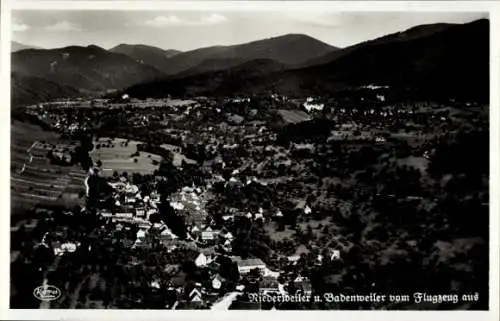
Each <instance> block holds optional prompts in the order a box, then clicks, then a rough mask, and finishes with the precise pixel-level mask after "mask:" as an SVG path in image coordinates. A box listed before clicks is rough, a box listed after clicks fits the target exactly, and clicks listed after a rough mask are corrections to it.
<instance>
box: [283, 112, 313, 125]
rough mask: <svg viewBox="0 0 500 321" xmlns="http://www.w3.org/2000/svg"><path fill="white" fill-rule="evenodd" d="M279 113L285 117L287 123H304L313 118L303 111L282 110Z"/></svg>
mask: <svg viewBox="0 0 500 321" xmlns="http://www.w3.org/2000/svg"><path fill="white" fill-rule="evenodd" d="M278 113H279V114H280V115H281V117H283V120H284V121H285V122H287V123H292V124H294V123H300V122H303V121H307V120H310V119H311V117H309V115H308V114H307V113H306V112H305V111H302V110H287V109H280V110H278Z"/></svg>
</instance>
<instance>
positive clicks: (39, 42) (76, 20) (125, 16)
mask: <svg viewBox="0 0 500 321" xmlns="http://www.w3.org/2000/svg"><path fill="white" fill-rule="evenodd" d="M487 17H488V14H487V13H479V12H472V13H471V12H468V13H467V12H390V13H389V12H369V13H364V12H320V11H306V12H298V11H254V12H252V11H244V12H243V11H221V12H209V11H172V10H169V11H105V10H101V11H97V10H71V11H70V10H68V11H63V10H15V11H12V28H11V31H12V40H15V41H18V42H21V43H23V44H27V45H32V46H37V47H42V48H60V47H64V46H68V45H84V46H87V45H90V44H94V45H98V46H101V47H103V48H106V49H109V48H112V47H114V46H116V45H118V44H121V43H127V44H145V45H152V46H157V47H160V48H163V49H176V50H182V51H187V50H192V49H197V48H202V47H207V46H213V45H232V44H239V43H245V42H249V41H254V40H259V39H264V38H270V37H275V36H280V35H284V34H289V33H301V34H307V35H309V36H311V37H314V38H316V39H318V40H321V41H324V42H326V43H328V44H330V45H332V46H336V47H347V46H350V45H353V44H356V43H359V42H362V41H366V40H370V39H374V38H377V37H380V36H383V35H386V34H389V33H393V32H398V31H403V30H406V29H408V28H411V27H413V26H416V25H421V24H429V23H437V22H446V23H466V22H470V21H474V20H476V19H480V18H487Z"/></svg>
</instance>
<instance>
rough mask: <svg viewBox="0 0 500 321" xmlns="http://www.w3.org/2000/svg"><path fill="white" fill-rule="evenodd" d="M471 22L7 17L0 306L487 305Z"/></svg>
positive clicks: (301, 14) (479, 52)
mask: <svg viewBox="0 0 500 321" xmlns="http://www.w3.org/2000/svg"><path fill="white" fill-rule="evenodd" d="M490 19H491V14H490V12H489V11H487V10H485V11H472V10H471V11H456V10H450V11H443V10H439V11H431V10H429V11H414V10H410V9H408V10H406V11H405V10H401V11H370V10H368V9H367V10H366V11H359V10H357V11H343V10H337V9H335V10H332V9H328V10H326V9H325V8H321V7H318V6H316V7H307V6H306V9H305V10H286V8H285V7H284V6H283V7H281V8H280V7H276V9H269V10H257V9H255V10H251V9H246V10H238V9H237V8H236V7H235V8H234V10H233V9H228V8H227V7H224V8H222V7H221V8H220V10H219V8H218V7H217V6H214V7H213V9H210V10H206V9H203V10H192V8H191V9H190V10H187V9H186V10H183V9H175V8H171V9H161V10H152V9H147V8H144V9H141V10H123V8H120V7H117V8H116V9H113V10H109V9H107V10H100V9H85V10H83V9H78V8H77V9H75V8H71V6H69V5H68V6H67V7H66V8H64V7H63V8H58V9H50V8H48V9H47V8H44V9H39V8H37V9H29V8H23V9H13V10H11V11H10V21H11V23H10V39H8V40H9V42H10V70H9V74H10V75H9V76H8V77H10V85H9V86H10V209H9V210H10V215H8V212H6V213H5V215H7V216H9V220H10V232H9V233H10V237H9V238H10V249H9V251H10V268H9V271H10V273H9V274H10V287H9V308H10V309H13V310H16V309H51V310H52V309H61V310H66V309H77V310H83V309H85V310H104V309H106V310H216V311H226V310H260V311H265V310H269V311H271V310H273V311H274V310H276V311H279V310H347V311H352V310H405V311H412V310H434V311H435V310H476V311H488V310H490V308H491V304H490V298H491V297H490V296H491V292H490V290H491V288H490V275H491V270H490V263H491V262H490V260H491V256H490V244H491V243H490V237H491V232H490V223H491V221H490V104H491V101H490V97H491V95H490V94H491V93H490ZM2 41H4V39H2ZM496 107H497V108H498V106H496ZM5 181H7V179H5ZM6 184H7V183H6ZM6 211H7V210H6ZM497 214H498V213H497ZM492 250H494V249H492ZM497 274H498V271H497ZM494 291H497V290H494ZM76 313H78V312H76Z"/></svg>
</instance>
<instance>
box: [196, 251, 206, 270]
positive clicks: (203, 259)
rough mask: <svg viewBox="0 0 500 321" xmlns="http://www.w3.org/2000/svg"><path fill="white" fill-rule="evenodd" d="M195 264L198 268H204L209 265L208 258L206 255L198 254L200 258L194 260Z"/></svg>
mask: <svg viewBox="0 0 500 321" xmlns="http://www.w3.org/2000/svg"><path fill="white" fill-rule="evenodd" d="M194 264H196V266H197V267H203V266H206V265H207V264H208V258H207V257H206V255H205V254H203V253H200V254H198V257H196V259H195V260H194Z"/></svg>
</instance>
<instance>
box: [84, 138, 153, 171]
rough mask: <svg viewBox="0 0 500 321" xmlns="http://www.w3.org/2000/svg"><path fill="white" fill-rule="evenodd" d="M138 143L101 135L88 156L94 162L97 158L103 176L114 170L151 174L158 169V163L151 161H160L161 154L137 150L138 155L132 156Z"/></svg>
mask: <svg viewBox="0 0 500 321" xmlns="http://www.w3.org/2000/svg"><path fill="white" fill-rule="evenodd" d="M138 144H142V142H139V141H128V140H126V139H122V138H108V137H102V138H99V140H98V141H96V142H94V145H95V147H94V150H93V151H92V152H91V153H90V156H91V157H92V159H93V160H94V162H97V161H98V160H100V161H101V162H102V170H101V173H102V175H103V176H112V175H113V172H114V171H117V172H118V173H122V172H127V173H130V174H132V173H139V174H151V173H153V172H154V171H155V170H156V169H158V165H154V164H153V161H157V162H160V161H161V156H159V155H155V154H151V153H146V152H139V156H132V155H133V154H134V153H136V152H137V145H138ZM136 160H137V161H136Z"/></svg>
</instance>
